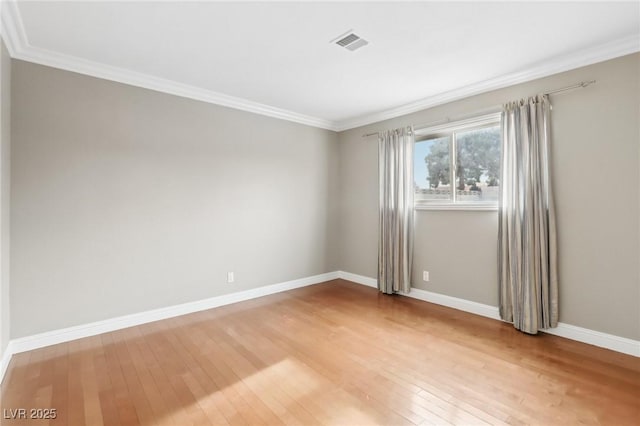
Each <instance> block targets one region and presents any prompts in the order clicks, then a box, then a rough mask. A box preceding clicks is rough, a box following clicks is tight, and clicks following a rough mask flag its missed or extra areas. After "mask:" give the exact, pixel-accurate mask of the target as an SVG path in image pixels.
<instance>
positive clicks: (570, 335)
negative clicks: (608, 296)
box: [338, 271, 640, 357]
mask: <svg viewBox="0 0 640 426" xmlns="http://www.w3.org/2000/svg"><path fill="white" fill-rule="evenodd" d="M338 276H339V277H340V278H342V279H345V280H348V281H352V282H354V283H357V284H362V285H366V286H368V287H375V288H377V287H378V283H377V280H376V279H375V278H370V277H365V276H362V275H357V274H352V273H349V272H343V271H338ZM402 295H403V296H407V297H413V298H414V299H420V300H424V301H426V302H431V303H435V304H437V305H442V306H447V307H449V308H454V309H458V310H461V311H465V312H470V313H472V314H476V315H481V316H483V317H487V318H493V319H496V320H500V315H499V312H498V308H497V307H496V306H490V305H485V304H483V303H477V302H472V301H470V300H465V299H459V298H457V297H452V296H446V295H444V294H439V293H433V292H430V291H426V290H422V289H419V288H412V289H411V291H410V292H409V293H402ZM543 332H544V333H547V334H553V335H555V336H560V337H564V338H567V339H571V340H576V341H578V342H582V343H587V344H589V345H594V346H599V347H601V348H606V349H610V350H612V351H616V352H622V353H624V354H627V355H633V356H636V357H640V341H638V340H633V339H628V338H626V337H620V336H616V335H613V334H607V333H602V332H600V331H595V330H590V329H588V328H583V327H577V326H575V325H571V324H565V323H558V326H557V327H555V328H550V329H547V330H543Z"/></svg>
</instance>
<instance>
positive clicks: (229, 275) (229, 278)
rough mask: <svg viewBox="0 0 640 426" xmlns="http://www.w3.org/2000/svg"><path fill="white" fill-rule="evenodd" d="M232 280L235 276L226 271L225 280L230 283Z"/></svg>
mask: <svg viewBox="0 0 640 426" xmlns="http://www.w3.org/2000/svg"><path fill="white" fill-rule="evenodd" d="M234 280H235V277H234V276H233V272H227V282H228V283H232V282H233V281H234Z"/></svg>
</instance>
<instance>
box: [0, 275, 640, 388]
mask: <svg viewBox="0 0 640 426" xmlns="http://www.w3.org/2000/svg"><path fill="white" fill-rule="evenodd" d="M337 278H341V279H345V280H348V281H352V282H354V283H358V284H362V285H365V286H368V287H374V288H377V287H378V284H377V280H376V279H375V278H370V277H365V276H362V275H357V274H352V273H349V272H344V271H335V272H328V273H326V274H320V275H314V276H312V277H306V278H301V279H298V280H293V281H286V282H283V283H279V284H272V285H268V286H264V287H258V288H254V289H251V290H245V291H240V292H236V293H231V294H225V295H222V296H216V297H211V298H209V299H203V300H197V301H194V302H189V303H183V304H180V305H175V306H168V307H165V308H159V309H154V310H150V311H146V312H140V313H137V314H131V315H125V316H121V317H116V318H111V319H108V320H103V321H96V322H92V323H89V324H82V325H77V326H73V327H68V328H63V329H59V330H52V331H48V332H45V333H40V334H35V335H32V336H27V337H21V338H18V339H12V340H10V341H9V344H8V345H7V348H6V349H5V351H4V354H3V356H2V358H1V359H0V383H2V379H4V375H5V373H6V370H7V367H8V366H9V361H10V360H11V356H12V355H13V354H16V353H20V352H25V351H30V350H33V349H38V348H42V347H45V346H50V345H55V344H58V343H64V342H68V341H71V340H76V339H80V338H83V337H89V336H95V335H97V334H102V333H107V332H110V331H115V330H120V329H123V328H127V327H133V326H136V325H141V324H146V323H149V322H153V321H158V320H162V319H166V318H173V317H176V316H180V315H185V314H189V313H192V312H198V311H203V310H206V309H211V308H216V307H219V306H224V305H229V304H232V303H237V302H242V301H245V300H250V299H255V298H257V297H262V296H268V295H270V294H275V293H279V292H282V291H287V290H293V289H295V288H300V287H306V286H309V285H313V284H319V283H322V282H325V281H330V280H334V279H337ZM403 295H404V296H408V297H413V298H415V299H420V300H424V301H426V302H431V303H435V304H438V305H442V306H447V307H450V308H454V309H458V310H461V311H465V312H470V313H473V314H476V315H481V316H484V317H488V318H492V319H497V320H499V319H500V317H499V315H498V308H497V307H495V306H490V305H485V304H482V303H477V302H472V301H470V300H464V299H459V298H457V297H451V296H446V295H444V294H439V293H433V292H430V291H425V290H421V289H417V288H414V289H412V290H411V292H409V293H406V294H403ZM545 333H548V334H553V335H556V336H560V337H565V338H567V339H571V340H577V341H579V342H583V343H588V344H590V345H595V346H600V347H603V348H607V349H611V350H613V351H617V352H622V353H625V354H629V355H633V356H637V357H640V342H639V341H637V340H632V339H627V338H624V337H619V336H615V335H612V334H607V333H601V332H599V331H594V330H589V329H587V328H582V327H576V326H574V325H570V324H564V323H559V324H558V327H557V328H554V329H549V330H545Z"/></svg>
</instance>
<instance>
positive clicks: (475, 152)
mask: <svg viewBox="0 0 640 426" xmlns="http://www.w3.org/2000/svg"><path fill="white" fill-rule="evenodd" d="M499 179H500V126H493V127H485V128H483V129H476V130H470V131H466V132H458V133H456V181H455V186H456V199H457V201H460V202H463V203H464V202H478V201H481V202H496V201H498V191H499V186H498V185H499Z"/></svg>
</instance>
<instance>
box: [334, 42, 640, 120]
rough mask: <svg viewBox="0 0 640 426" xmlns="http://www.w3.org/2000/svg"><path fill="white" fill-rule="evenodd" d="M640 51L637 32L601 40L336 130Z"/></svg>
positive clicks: (372, 115)
mask: <svg viewBox="0 0 640 426" xmlns="http://www.w3.org/2000/svg"><path fill="white" fill-rule="evenodd" d="M638 51H640V39H639V38H638V36H637V35H633V36H629V37H625V38H622V39H619V40H615V41H613V42H609V43H605V44H600V45H597V46H593V47H590V48H588V49H584V50H581V51H578V52H575V53H572V54H569V55H564V56H559V57H556V58H554V59H551V60H549V61H546V62H544V63H542V64H540V65H538V66H535V67H533V68H531V69H528V70H525V71H520V72H515V73H510V74H505V75H502V76H500V77H496V78H492V79H489V80H485V81H481V82H478V83H474V84H470V85H468V86H465V87H461V88H459V89H455V90H451V91H448V92H444V93H440V94H437V95H434V96H429V97H427V98H424V99H421V100H419V101H416V102H412V103H409V104H406V105H402V106H399V107H397V108H392V109H389V110H386V111H381V112H378V113H375V114H370V115H366V116H363V117H357V118H354V119H349V120H344V121H339V122H337V123H336V124H335V127H336V131H338V132H342V131H344V130H349V129H354V128H356V127H361V126H365V125H367V124H372V123H377V122H380V121H383V120H389V119H392V118H396V117H400V116H403V115H407V114H411V113H414V112H418V111H422V110H424V109H428V108H433V107H435V106H438V105H442V104H446V103H449V102H453V101H457V100H460V99H464V98H468V97H470V96H474V95H479V94H481V93H485V92H489V91H491V90H497V89H502V88H505V87H509V86H514V85H516V84H520V83H525V82H527V81H531V80H536V79H539V78H543V77H548V76H550V75H553V74H558V73H561V72H564V71H569V70H572V69H576V68H580V67H584V66H587V65H592V64H595V63H598V62H603V61H607V60H609V59H613V58H617V57H620V56H624V55H629V54H631V53H635V52H638Z"/></svg>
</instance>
